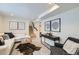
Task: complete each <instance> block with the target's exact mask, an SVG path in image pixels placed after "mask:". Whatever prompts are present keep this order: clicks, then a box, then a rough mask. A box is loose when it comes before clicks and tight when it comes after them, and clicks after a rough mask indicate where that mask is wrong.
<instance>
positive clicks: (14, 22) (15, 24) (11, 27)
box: [9, 21, 17, 30]
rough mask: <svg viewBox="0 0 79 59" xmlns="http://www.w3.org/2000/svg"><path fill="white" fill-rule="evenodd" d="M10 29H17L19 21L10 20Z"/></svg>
mask: <svg viewBox="0 0 79 59" xmlns="http://www.w3.org/2000/svg"><path fill="white" fill-rule="evenodd" d="M9 29H10V30H17V22H16V21H9Z"/></svg>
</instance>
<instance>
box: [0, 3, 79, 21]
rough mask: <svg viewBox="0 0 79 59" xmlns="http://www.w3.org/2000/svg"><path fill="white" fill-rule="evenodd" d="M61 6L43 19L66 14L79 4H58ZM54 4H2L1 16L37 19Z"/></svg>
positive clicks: (0, 6)
mask: <svg viewBox="0 0 79 59" xmlns="http://www.w3.org/2000/svg"><path fill="white" fill-rule="evenodd" d="M56 4H57V5H59V6H60V8H58V9H57V10H55V11H54V12H51V13H50V14H47V15H45V16H44V17H42V18H41V19H45V18H47V17H50V16H54V15H56V14H59V13H61V12H65V11H67V10H70V9H72V8H76V7H79V4H78V3H69V4H68V3H56ZM53 5H54V4H48V3H0V15H2V16H18V17H23V18H26V19H27V20H32V19H37V18H38V17H39V15H41V14H42V13H44V12H45V11H47V10H49V9H51V8H52V6H53Z"/></svg>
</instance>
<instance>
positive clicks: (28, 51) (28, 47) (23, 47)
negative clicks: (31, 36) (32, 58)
mask: <svg viewBox="0 0 79 59" xmlns="http://www.w3.org/2000/svg"><path fill="white" fill-rule="evenodd" d="M16 49H17V50H18V51H20V53H23V55H33V52H34V51H39V50H40V49H41V47H37V46H35V45H34V44H31V43H24V44H19V45H18V46H17V47H16Z"/></svg>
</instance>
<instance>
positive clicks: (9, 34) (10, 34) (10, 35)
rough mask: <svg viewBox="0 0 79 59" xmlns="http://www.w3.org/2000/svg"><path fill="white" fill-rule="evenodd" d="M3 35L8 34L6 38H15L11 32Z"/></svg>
mask: <svg viewBox="0 0 79 59" xmlns="http://www.w3.org/2000/svg"><path fill="white" fill-rule="evenodd" d="M4 34H8V36H9V37H10V38H14V37H15V36H14V35H13V33H12V32H5V33H4Z"/></svg>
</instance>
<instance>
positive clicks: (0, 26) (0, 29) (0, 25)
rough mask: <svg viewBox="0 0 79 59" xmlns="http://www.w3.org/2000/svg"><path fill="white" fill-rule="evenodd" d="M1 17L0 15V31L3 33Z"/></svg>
mask: <svg viewBox="0 0 79 59" xmlns="http://www.w3.org/2000/svg"><path fill="white" fill-rule="evenodd" d="M3 31H4V30H3V17H2V16H0V33H3Z"/></svg>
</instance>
